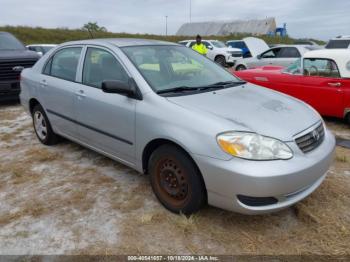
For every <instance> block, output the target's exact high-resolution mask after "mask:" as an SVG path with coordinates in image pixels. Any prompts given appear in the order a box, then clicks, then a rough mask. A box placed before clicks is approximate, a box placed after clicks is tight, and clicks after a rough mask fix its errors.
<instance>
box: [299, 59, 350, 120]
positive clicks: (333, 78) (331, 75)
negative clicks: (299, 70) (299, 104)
mask: <svg viewBox="0 0 350 262" xmlns="http://www.w3.org/2000/svg"><path fill="white" fill-rule="evenodd" d="M303 74H304V75H303V77H302V79H301V81H300V88H302V89H303V90H302V92H301V94H302V96H303V97H302V99H303V100H304V101H305V102H307V103H308V104H310V105H311V106H313V107H314V108H315V109H316V110H317V111H318V112H319V113H320V114H322V115H326V116H336V117H343V113H344V108H343V94H344V88H346V87H345V86H344V82H343V81H342V79H341V78H340V73H339V70H338V67H337V64H336V62H335V61H333V60H330V59H318V58H317V59H314V58H305V59H304V61H303Z"/></svg>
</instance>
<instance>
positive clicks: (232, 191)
mask: <svg viewBox="0 0 350 262" xmlns="http://www.w3.org/2000/svg"><path fill="white" fill-rule="evenodd" d="M288 145H289V146H290V147H291V149H292V150H293V151H294V157H293V158H292V159H290V160H276V161H249V160H244V159H239V158H232V159H231V160H229V161H225V160H219V159H214V158H209V157H205V156H199V155H195V156H193V158H194V160H195V162H196V163H197V165H198V167H199V169H200V171H201V173H202V175H203V178H204V182H205V184H206V188H207V192H208V202H209V204H210V205H213V206H216V207H219V208H223V209H226V210H230V211H235V212H238V213H243V214H262V213H268V212H272V211H278V210H280V209H283V208H286V207H288V206H291V205H293V204H295V203H296V202H298V201H300V200H302V199H304V198H305V197H307V196H308V195H310V194H311V193H312V192H313V191H314V190H316V188H317V187H318V186H319V185H320V184H321V183H322V181H323V180H324V179H325V177H326V173H327V171H328V169H329V166H330V165H331V163H332V160H333V155H334V150H335V139H334V136H333V135H332V134H331V133H330V132H329V131H328V130H326V133H325V138H324V141H323V143H322V144H321V145H320V146H319V147H318V148H317V149H315V150H314V151H312V152H310V153H307V154H304V153H302V152H301V151H300V149H299V148H298V147H297V145H296V144H295V143H294V142H291V143H288ZM238 195H244V196H251V197H274V198H277V199H278V202H277V203H275V204H270V205H265V206H248V205H245V204H243V203H242V202H241V201H239V199H238V198H237V196H238Z"/></svg>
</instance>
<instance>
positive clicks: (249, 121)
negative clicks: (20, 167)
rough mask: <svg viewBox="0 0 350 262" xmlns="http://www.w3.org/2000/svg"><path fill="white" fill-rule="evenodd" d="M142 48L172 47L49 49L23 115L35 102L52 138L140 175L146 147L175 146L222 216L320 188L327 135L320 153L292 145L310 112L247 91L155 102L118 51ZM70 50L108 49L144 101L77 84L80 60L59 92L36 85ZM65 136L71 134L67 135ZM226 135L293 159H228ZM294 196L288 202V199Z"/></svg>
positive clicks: (27, 77)
mask: <svg viewBox="0 0 350 262" xmlns="http://www.w3.org/2000/svg"><path fill="white" fill-rule="evenodd" d="M142 44H147V45H152V44H157V45H171V44H170V43H165V42H159V41H146V40H135V39H133V40H126V39H122V40H88V41H79V42H73V43H67V44H64V45H61V46H59V47H57V48H56V49H54V50H51V51H50V52H49V53H47V54H46V55H45V56H44V57H43V58H42V59H41V60H40V61H39V62H38V63H37V64H36V65H35V66H34V67H33V68H32V69H27V70H24V71H23V73H22V82H21V83H22V92H21V95H20V97H21V102H22V105H23V106H24V108H25V109H26V110H27V111H29V101H30V99H32V98H35V99H37V100H38V101H39V102H40V103H41V105H42V106H43V107H44V109H45V110H46V112H47V115H48V117H49V119H50V122H51V124H52V126H53V129H54V131H55V132H57V133H58V134H60V135H62V136H65V137H67V138H69V139H71V140H73V141H75V142H78V143H80V144H82V145H84V146H86V147H89V148H91V149H93V150H95V151H98V152H100V153H102V154H104V155H106V156H108V157H111V158H113V159H115V160H118V161H120V162H122V163H124V164H126V165H128V166H130V167H132V168H134V169H136V170H138V171H139V172H143V171H144V169H145V168H146V166H144V165H143V162H142V158H143V153H144V150H145V148H146V147H147V145H149V144H150V143H151V142H152V141H155V140H159V139H165V140H169V141H172V142H173V143H176V144H178V145H179V146H181V147H182V148H183V149H184V150H185V151H186V152H187V153H188V154H189V155H190V156H191V157H192V158H193V160H194V161H195V163H196V164H197V165H198V167H199V169H200V171H201V173H202V175H203V178H204V182H205V185H206V189H207V192H208V202H209V204H211V205H214V206H217V207H221V208H224V209H228V210H232V211H237V212H241V213H247V214H258V213H264V212H271V211H275V210H279V209H281V208H285V207H287V206H289V205H292V204H294V203H296V202H297V201H300V200H301V199H302V198H304V197H306V196H307V195H309V194H310V193H311V192H312V191H313V190H315V189H316V188H317V187H318V185H319V184H320V183H321V182H322V180H323V179H324V174H325V173H326V172H327V170H328V168H329V165H330V163H331V161H332V157H333V152H334V147H335V140H334V137H333V135H332V134H331V133H330V132H329V131H326V136H325V140H324V142H323V143H322V144H321V146H319V147H318V148H317V149H315V150H314V151H312V152H311V153H308V154H304V153H302V152H301V150H300V149H299V148H298V147H297V145H296V144H295V142H294V138H295V136H296V135H298V134H302V132H307V131H308V130H309V129H310V128H312V127H314V126H315V125H316V124H318V123H319V122H320V121H322V120H321V117H320V116H319V115H318V114H317V113H316V112H315V111H314V110H313V109H311V108H310V107H309V106H307V105H306V104H304V103H303V102H300V101H298V100H296V99H293V98H290V97H288V96H286V95H282V94H280V93H277V92H274V91H271V90H268V89H265V88H261V87H257V86H254V85H251V84H246V85H244V86H239V87H234V88H230V89H226V90H220V91H216V92H208V93H202V94H197V95H190V96H181V97H172V98H165V97H161V96H159V95H157V94H156V93H154V92H153V91H152V89H151V88H150V86H149V85H148V84H147V82H146V81H145V80H144V79H143V77H142V76H141V74H140V73H139V72H138V70H137V69H136V68H135V67H134V66H133V64H132V63H131V62H130V61H129V60H128V58H127V57H126V56H125V55H124V53H123V52H122V51H121V50H120V49H119V47H120V46H130V45H142ZM72 45H84V46H88V45H89V46H98V47H101V48H105V49H108V50H109V51H110V52H111V53H113V54H114V55H115V56H116V58H117V59H118V60H119V61H121V62H122V64H123V65H124V67H125V69H126V71H127V72H128V74H129V75H130V76H132V77H133V78H134V79H135V82H136V83H137V85H138V87H139V88H140V91H141V93H142V95H143V100H141V101H139V100H134V99H131V98H127V97H124V96H120V95H117V94H106V93H103V92H102V91H101V90H99V89H94V90H92V89H93V88H92V87H88V86H85V85H82V84H79V82H80V80H81V74H82V66H81V64H82V60H81V61H80V66H79V68H78V73H77V78H76V80H77V83H70V84H69V85H66V84H64V85H63V84H62V83H60V82H59V81H62V80H57V79H55V78H53V77H47V78H46V81H47V87H44V86H42V85H40V83H41V81H42V80H43V78H45V77H44V76H43V75H42V74H41V71H42V68H43V66H44V64H45V61H46V60H47V58H48V57H49V56H51V55H52V54H53V53H54V52H55V51H56V50H58V49H60V48H64V47H67V46H72ZM118 46H119V47H118ZM184 48H185V47H184ZM85 49H86V48H84V50H83V54H82V58H83V57H84V52H85ZM66 82H67V81H66ZM51 85H55V86H57V88H59V87H61V88H62V90H66V87H67V86H70V87H71V89H72V90H71V92H70V94H69V93H68V94H67V98H66V100H65V101H62V100H64V99H63V97H64V95H63V94H62V92H63V91H62V90H61V91H59V92H58V93H57V92H55V93H51V90H49V89H48V88H49V86H51ZM81 90H82V91H83V93H84V94H83V96H82V95H81ZM60 92H61V93H60ZM57 94H61V95H62V97H61V98H60V100H59V101H57V100H56V98H55V97H54V95H55V96H56V95H57ZM50 96H51V97H50ZM63 107H64V108H63ZM49 108H55V109H56V110H59V112H62V114H63V113H64V114H67V115H66V116H67V117H69V118H72V119H73V120H79V122H83V123H84V124H88V125H89V126H93V127H94V128H97V129H99V130H102V131H104V132H106V133H108V134H111V135H113V136H115V137H118V138H122V139H123V140H127V141H129V142H130V143H123V142H121V141H120V140H118V139H112V138H111V136H106V135H104V134H101V133H98V132H93V131H91V130H85V128H84V127H82V126H79V125H76V124H74V122H71V121H67V122H65V121H63V120H62V119H60V120H59V119H58V117H57V116H55V115H53V114H52V113H50V112H49V111H48V109H49ZM66 130H70V131H69V132H70V133H68V132H67V131H66ZM231 130H236V131H249V132H257V133H260V134H263V135H266V136H271V137H275V138H277V139H280V140H283V141H286V142H287V144H288V145H289V147H290V148H291V149H292V150H293V152H294V157H293V158H292V159H290V160H278V161H248V160H242V159H238V158H234V157H232V156H231V155H228V154H226V153H224V152H223V151H222V150H221V148H220V147H219V146H218V144H217V142H216V136H217V135H218V134H219V133H222V132H225V131H231ZM74 132H76V133H74ZM114 140H117V141H114ZM292 193H294V195H293V196H292V197H287V196H286V195H288V194H292ZM237 194H244V195H249V196H276V197H278V198H279V199H280V202H279V203H278V204H276V205H272V206H263V207H259V208H257V207H248V206H244V205H243V204H242V203H240V202H239V201H238V200H237V197H236V196H237Z"/></svg>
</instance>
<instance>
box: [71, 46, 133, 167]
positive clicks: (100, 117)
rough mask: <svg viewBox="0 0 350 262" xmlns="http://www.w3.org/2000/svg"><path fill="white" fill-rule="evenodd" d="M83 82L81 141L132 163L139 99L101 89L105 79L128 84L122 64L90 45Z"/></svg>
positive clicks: (79, 117) (79, 115) (78, 103)
mask: <svg viewBox="0 0 350 262" xmlns="http://www.w3.org/2000/svg"><path fill="white" fill-rule="evenodd" d="M81 80H82V84H81V85H80V87H79V90H78V93H77V95H76V112H77V122H78V123H79V126H78V132H79V137H80V140H81V141H83V142H85V143H86V144H88V145H90V146H92V147H94V148H97V149H99V150H102V151H103V152H105V153H107V154H110V155H113V156H114V157H117V158H119V159H120V160H122V161H124V162H127V163H129V164H130V163H133V162H134V143H135V106H136V100H134V99H132V98H129V97H127V96H124V95H120V94H111V93H105V92H103V91H102V89H101V87H102V82H103V81H105V80H119V81H124V82H127V81H129V75H128V73H127V72H126V70H125V69H124V67H123V65H122V64H121V62H120V61H119V60H118V59H117V57H116V56H115V54H114V53H113V52H112V51H110V50H108V49H105V48H102V47H94V46H88V47H87V49H86V52H85V59H84V63H83V69H82V77H81Z"/></svg>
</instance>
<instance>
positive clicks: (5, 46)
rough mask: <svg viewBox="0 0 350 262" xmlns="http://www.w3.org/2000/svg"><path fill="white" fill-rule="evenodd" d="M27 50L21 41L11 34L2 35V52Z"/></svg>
mask: <svg viewBox="0 0 350 262" xmlns="http://www.w3.org/2000/svg"><path fill="white" fill-rule="evenodd" d="M16 49H21V50H23V49H25V48H24V46H23V45H22V43H21V42H20V41H18V40H17V38H15V37H14V36H12V35H10V34H0V50H16Z"/></svg>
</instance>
